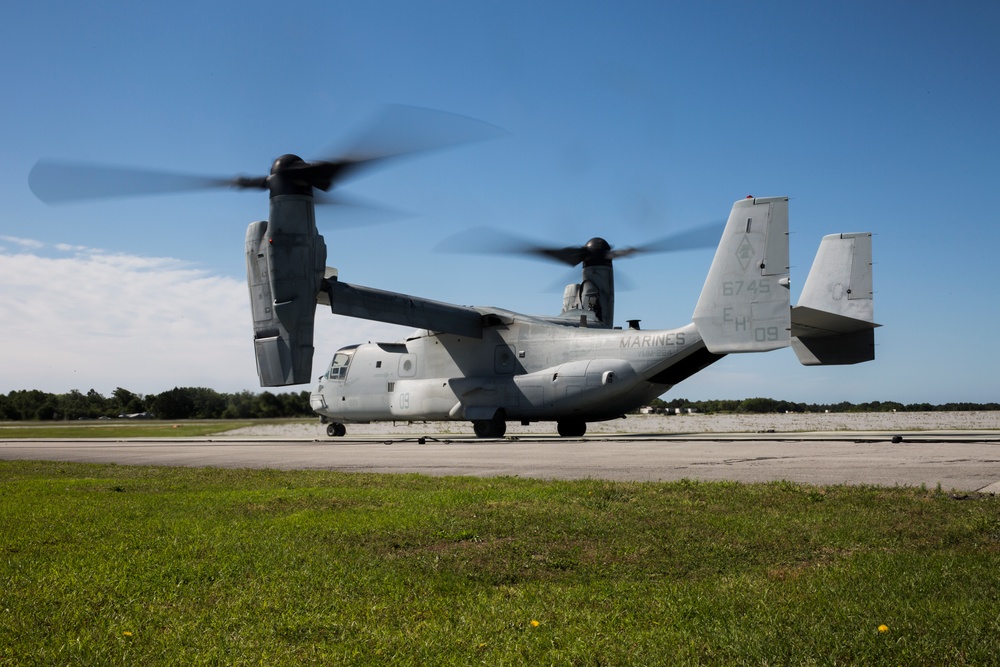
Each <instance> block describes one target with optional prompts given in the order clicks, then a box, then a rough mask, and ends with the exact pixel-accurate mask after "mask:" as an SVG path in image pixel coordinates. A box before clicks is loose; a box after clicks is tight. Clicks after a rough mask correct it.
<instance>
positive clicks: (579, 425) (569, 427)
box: [556, 420, 587, 438]
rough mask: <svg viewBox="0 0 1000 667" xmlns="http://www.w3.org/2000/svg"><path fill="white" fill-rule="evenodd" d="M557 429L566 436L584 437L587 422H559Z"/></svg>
mask: <svg viewBox="0 0 1000 667" xmlns="http://www.w3.org/2000/svg"><path fill="white" fill-rule="evenodd" d="M556 430H557V431H559V435H561V436H562V437H564V438H582V437H583V434H584V433H586V432H587V422H585V421H577V420H571V421H561V422H557V423H556Z"/></svg>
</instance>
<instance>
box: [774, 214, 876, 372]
mask: <svg viewBox="0 0 1000 667" xmlns="http://www.w3.org/2000/svg"><path fill="white" fill-rule="evenodd" d="M873 305H874V302H873V293H872V235H871V233H868V232H863V233H857V234H830V235H829V236H824V237H823V241H822V242H821V243H820V246H819V250H818V251H817V252H816V259H815V260H814V261H813V265H812V268H811V269H810V270H809V276H808V277H807V278H806V282H805V285H804V286H803V287H802V296H801V297H800V299H799V303H798V305H797V306H795V307H794V308H792V336H793V338H792V349H794V350H795V354H796V356H798V358H799V361H800V362H801V363H803V364H805V365H806V366H816V365H828V364H856V363H860V362H863V361H871V360H872V359H874V358H875V327H877V326H879V325H878V324H875V323H874V321H873V320H874V314H873V313H874V310H873Z"/></svg>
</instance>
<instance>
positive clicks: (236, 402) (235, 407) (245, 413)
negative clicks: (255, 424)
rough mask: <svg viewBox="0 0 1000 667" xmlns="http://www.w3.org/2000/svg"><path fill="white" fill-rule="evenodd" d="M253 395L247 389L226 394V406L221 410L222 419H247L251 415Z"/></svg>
mask: <svg viewBox="0 0 1000 667" xmlns="http://www.w3.org/2000/svg"><path fill="white" fill-rule="evenodd" d="M253 404H254V395H253V394H252V393H251V392H249V391H241V392H240V393H238V394H226V407H225V409H223V411H222V417H223V418H224V419H249V418H250V417H252V416H253Z"/></svg>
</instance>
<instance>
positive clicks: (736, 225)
mask: <svg viewBox="0 0 1000 667" xmlns="http://www.w3.org/2000/svg"><path fill="white" fill-rule="evenodd" d="M694 323H695V325H697V327H698V331H699V333H700V334H701V337H702V339H703V340H704V341H705V345H706V346H707V347H708V350H709V351H710V352H713V353H715V354H728V353H732V352H764V351H767V350H774V349H777V348H779V347H785V346H787V345H788V343H789V338H790V333H789V329H790V326H791V324H790V304H789V294H788V198H787V197H768V198H757V199H753V198H747V199H744V200H741V201H738V202H736V203H735V204H733V210H732V213H730V214H729V221H728V222H727V223H726V229H725V231H724V232H723V234H722V240H721V241H720V242H719V247H718V249H717V250H716V252H715V259H714V260H713V261H712V268H711V269H710V270H709V272H708V279H707V280H706V281H705V287H704V288H703V289H702V292H701V298H700V299H699V300H698V305H697V306H696V307H695V310H694Z"/></svg>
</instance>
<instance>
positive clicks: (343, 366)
mask: <svg viewBox="0 0 1000 667" xmlns="http://www.w3.org/2000/svg"><path fill="white" fill-rule="evenodd" d="M353 356H354V354H353V351H352V352H338V353H337V354H335V355H333V361H332V362H330V370H329V371H327V373H326V376H327V378H329V379H330V380H345V379H347V368H348V366H350V365H351V357H353Z"/></svg>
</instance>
